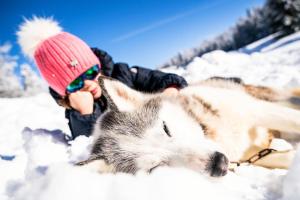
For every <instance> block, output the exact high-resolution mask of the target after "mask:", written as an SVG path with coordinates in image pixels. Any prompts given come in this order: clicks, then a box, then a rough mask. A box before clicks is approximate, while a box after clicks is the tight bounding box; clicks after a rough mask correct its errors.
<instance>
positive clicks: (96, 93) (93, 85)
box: [79, 73, 101, 99]
mask: <svg viewBox="0 0 300 200" xmlns="http://www.w3.org/2000/svg"><path fill="white" fill-rule="evenodd" d="M100 75H101V74H100V73H99V74H98V75H97V77H96V78H95V79H94V80H84V87H83V88H82V89H81V90H79V92H80V91H84V92H90V93H91V94H92V95H93V97H94V99H98V98H100V96H101V88H100V86H99V84H98V81H97V80H98V77H99V76H100Z"/></svg>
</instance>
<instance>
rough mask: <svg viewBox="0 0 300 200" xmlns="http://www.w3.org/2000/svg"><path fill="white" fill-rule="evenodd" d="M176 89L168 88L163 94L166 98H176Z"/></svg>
mask: <svg viewBox="0 0 300 200" xmlns="http://www.w3.org/2000/svg"><path fill="white" fill-rule="evenodd" d="M178 92H179V91H178V89H177V88H175V87H169V88H166V89H165V90H164V91H163V94H165V95H168V96H176V95H177V94H178Z"/></svg>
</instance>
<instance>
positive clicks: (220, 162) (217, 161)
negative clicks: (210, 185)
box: [209, 152, 228, 177]
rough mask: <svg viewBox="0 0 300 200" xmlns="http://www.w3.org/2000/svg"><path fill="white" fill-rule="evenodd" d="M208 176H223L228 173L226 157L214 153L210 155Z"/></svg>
mask: <svg viewBox="0 0 300 200" xmlns="http://www.w3.org/2000/svg"><path fill="white" fill-rule="evenodd" d="M209 168H210V175H211V176H213V177H219V176H225V175H226V174H227V171H228V159H227V157H226V156H225V155H224V154H222V153H220V152H215V153H214V154H213V155H212V159H211V163H210V167H209Z"/></svg>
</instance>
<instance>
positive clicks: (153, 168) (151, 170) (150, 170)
mask: <svg viewBox="0 0 300 200" xmlns="http://www.w3.org/2000/svg"><path fill="white" fill-rule="evenodd" d="M159 166H160V165H156V166H155V167H152V168H151V169H149V171H148V172H149V174H150V173H152V172H153V170H155V169H156V168H157V167H159Z"/></svg>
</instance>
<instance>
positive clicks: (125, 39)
mask: <svg viewBox="0 0 300 200" xmlns="http://www.w3.org/2000/svg"><path fill="white" fill-rule="evenodd" d="M263 3H264V0H160V1H155V0H123V1H122V0H98V1H96V0H85V1H76V0H52V1H51V0H43V1H41V0H40V1H39V0H26V1H23V0H19V1H16V0H9V1H3V2H2V3H1V7H0V24H1V32H0V44H3V43H5V42H10V43H12V44H13V49H12V53H13V54H17V55H20V49H19V47H18V46H17V43H16V36H15V32H16V30H17V28H18V25H19V24H20V23H21V22H22V17H26V18H30V17H31V16H32V15H37V16H46V17H48V16H53V17H54V19H56V20H57V21H59V22H60V25H61V26H62V27H63V28H64V30H65V31H68V32H70V33H73V34H75V35H77V36H79V37H80V38H82V39H83V40H84V41H86V42H87V43H88V44H89V45H90V46H92V47H99V48H101V49H103V50H106V51H107V52H108V53H109V54H110V55H112V57H113V59H114V61H115V62H127V63H129V64H130V65H140V66H145V67H149V68H154V67H156V66H158V65H160V64H162V63H164V62H165V61H167V60H168V59H169V58H171V57H172V56H174V55H176V53H177V52H179V51H182V50H184V49H188V48H191V47H196V46H197V45H199V44H200V43H201V41H203V40H204V39H209V38H212V37H214V36H216V35H218V34H220V33H222V32H223V31H225V30H227V29H228V28H229V27H230V26H232V25H234V24H235V22H236V21H237V20H238V18H239V17H242V16H245V15H246V9H248V8H252V7H255V6H261V5H263ZM20 59H21V62H23V61H25V59H24V58H23V57H22V56H20Z"/></svg>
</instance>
